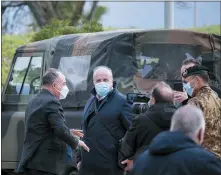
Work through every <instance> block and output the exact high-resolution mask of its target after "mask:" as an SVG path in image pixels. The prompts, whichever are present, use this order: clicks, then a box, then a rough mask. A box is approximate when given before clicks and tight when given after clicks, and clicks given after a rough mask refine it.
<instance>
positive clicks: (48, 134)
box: [16, 90, 78, 174]
mask: <svg viewBox="0 0 221 175" xmlns="http://www.w3.org/2000/svg"><path fill="white" fill-rule="evenodd" d="M67 144H68V145H70V146H71V147H72V148H73V149H75V148H76V146H77V145H78V139H77V138H76V137H74V136H73V135H72V133H71V132H70V129H69V128H68V127H67V126H66V125H65V118H64V115H63V109H62V106H61V103H60V102H59V101H58V100H57V99H56V97H55V96H54V95H53V94H52V93H50V92H49V91H47V90H42V91H41V92H40V93H39V94H38V95H37V96H35V97H34V98H33V99H32V100H31V101H30V102H29V104H28V106H27V110H26V112H25V139H24V145H23V150H22V156H21V160H20V163H19V165H18V168H17V169H16V172H24V171H25V168H29V169H36V170H41V171H46V172H50V173H54V174H60V173H61V172H62V171H63V170H64V169H65V168H66V165H67V166H68V164H71V163H73V162H72V161H71V160H70V157H69V156H68V154H67V146H68V145H67Z"/></svg>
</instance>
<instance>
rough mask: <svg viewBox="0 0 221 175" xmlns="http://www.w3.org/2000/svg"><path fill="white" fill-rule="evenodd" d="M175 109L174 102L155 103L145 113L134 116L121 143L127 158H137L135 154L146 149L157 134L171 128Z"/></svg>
mask: <svg viewBox="0 0 221 175" xmlns="http://www.w3.org/2000/svg"><path fill="white" fill-rule="evenodd" d="M175 110H176V107H175V106H174V105H173V104H163V103H161V104H155V105H153V106H151V107H150V108H149V109H148V110H147V111H146V112H145V113H142V114H140V115H138V116H136V117H135V118H133V120H132V124H131V127H130V129H129V130H128V131H127V132H126V134H125V136H124V138H123V141H122V143H121V150H122V152H123V155H124V156H125V159H126V158H130V159H135V157H134V156H136V155H137V154H138V153H141V152H142V151H143V150H145V149H146V148H147V147H148V145H149V144H150V142H151V141H152V139H153V138H154V137H155V136H156V135H157V134H159V133H160V132H162V131H165V130H169V128H170V122H171V118H172V115H173V113H174V112H175Z"/></svg>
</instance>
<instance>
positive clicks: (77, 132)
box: [71, 129, 84, 137]
mask: <svg viewBox="0 0 221 175" xmlns="http://www.w3.org/2000/svg"><path fill="white" fill-rule="evenodd" d="M71 132H72V134H74V135H76V136H78V137H83V136H84V134H83V131H82V130H79V129H71Z"/></svg>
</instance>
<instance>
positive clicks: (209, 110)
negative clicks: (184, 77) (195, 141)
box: [188, 86, 221, 158]
mask: <svg viewBox="0 0 221 175" xmlns="http://www.w3.org/2000/svg"><path fill="white" fill-rule="evenodd" d="M188 104H192V105H195V106H197V107H199V108H200V109H201V110H202V111H203V113H204V116H205V122H206V130H205V137H204V142H203V146H204V147H205V148H206V149H208V150H210V151H211V152H213V153H214V154H216V155H217V156H218V157H219V158H221V99H220V98H219V97H217V96H216V95H215V93H214V92H213V90H212V89H211V88H210V87H209V86H204V87H202V88H201V89H200V90H199V91H198V92H197V94H196V96H195V97H193V98H191V99H190V100H189V101H188Z"/></svg>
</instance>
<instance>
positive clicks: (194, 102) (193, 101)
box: [187, 96, 203, 109]
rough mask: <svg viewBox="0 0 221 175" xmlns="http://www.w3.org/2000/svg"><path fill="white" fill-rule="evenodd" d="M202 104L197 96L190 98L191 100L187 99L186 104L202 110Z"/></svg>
mask: <svg viewBox="0 0 221 175" xmlns="http://www.w3.org/2000/svg"><path fill="white" fill-rule="evenodd" d="M202 102H203V100H202V99H201V98H200V97H198V96H197V97H192V98H191V99H189V100H188V102H187V104H190V105H194V106H196V107H198V108H200V109H202V108H203V107H202V106H203V105H202Z"/></svg>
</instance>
